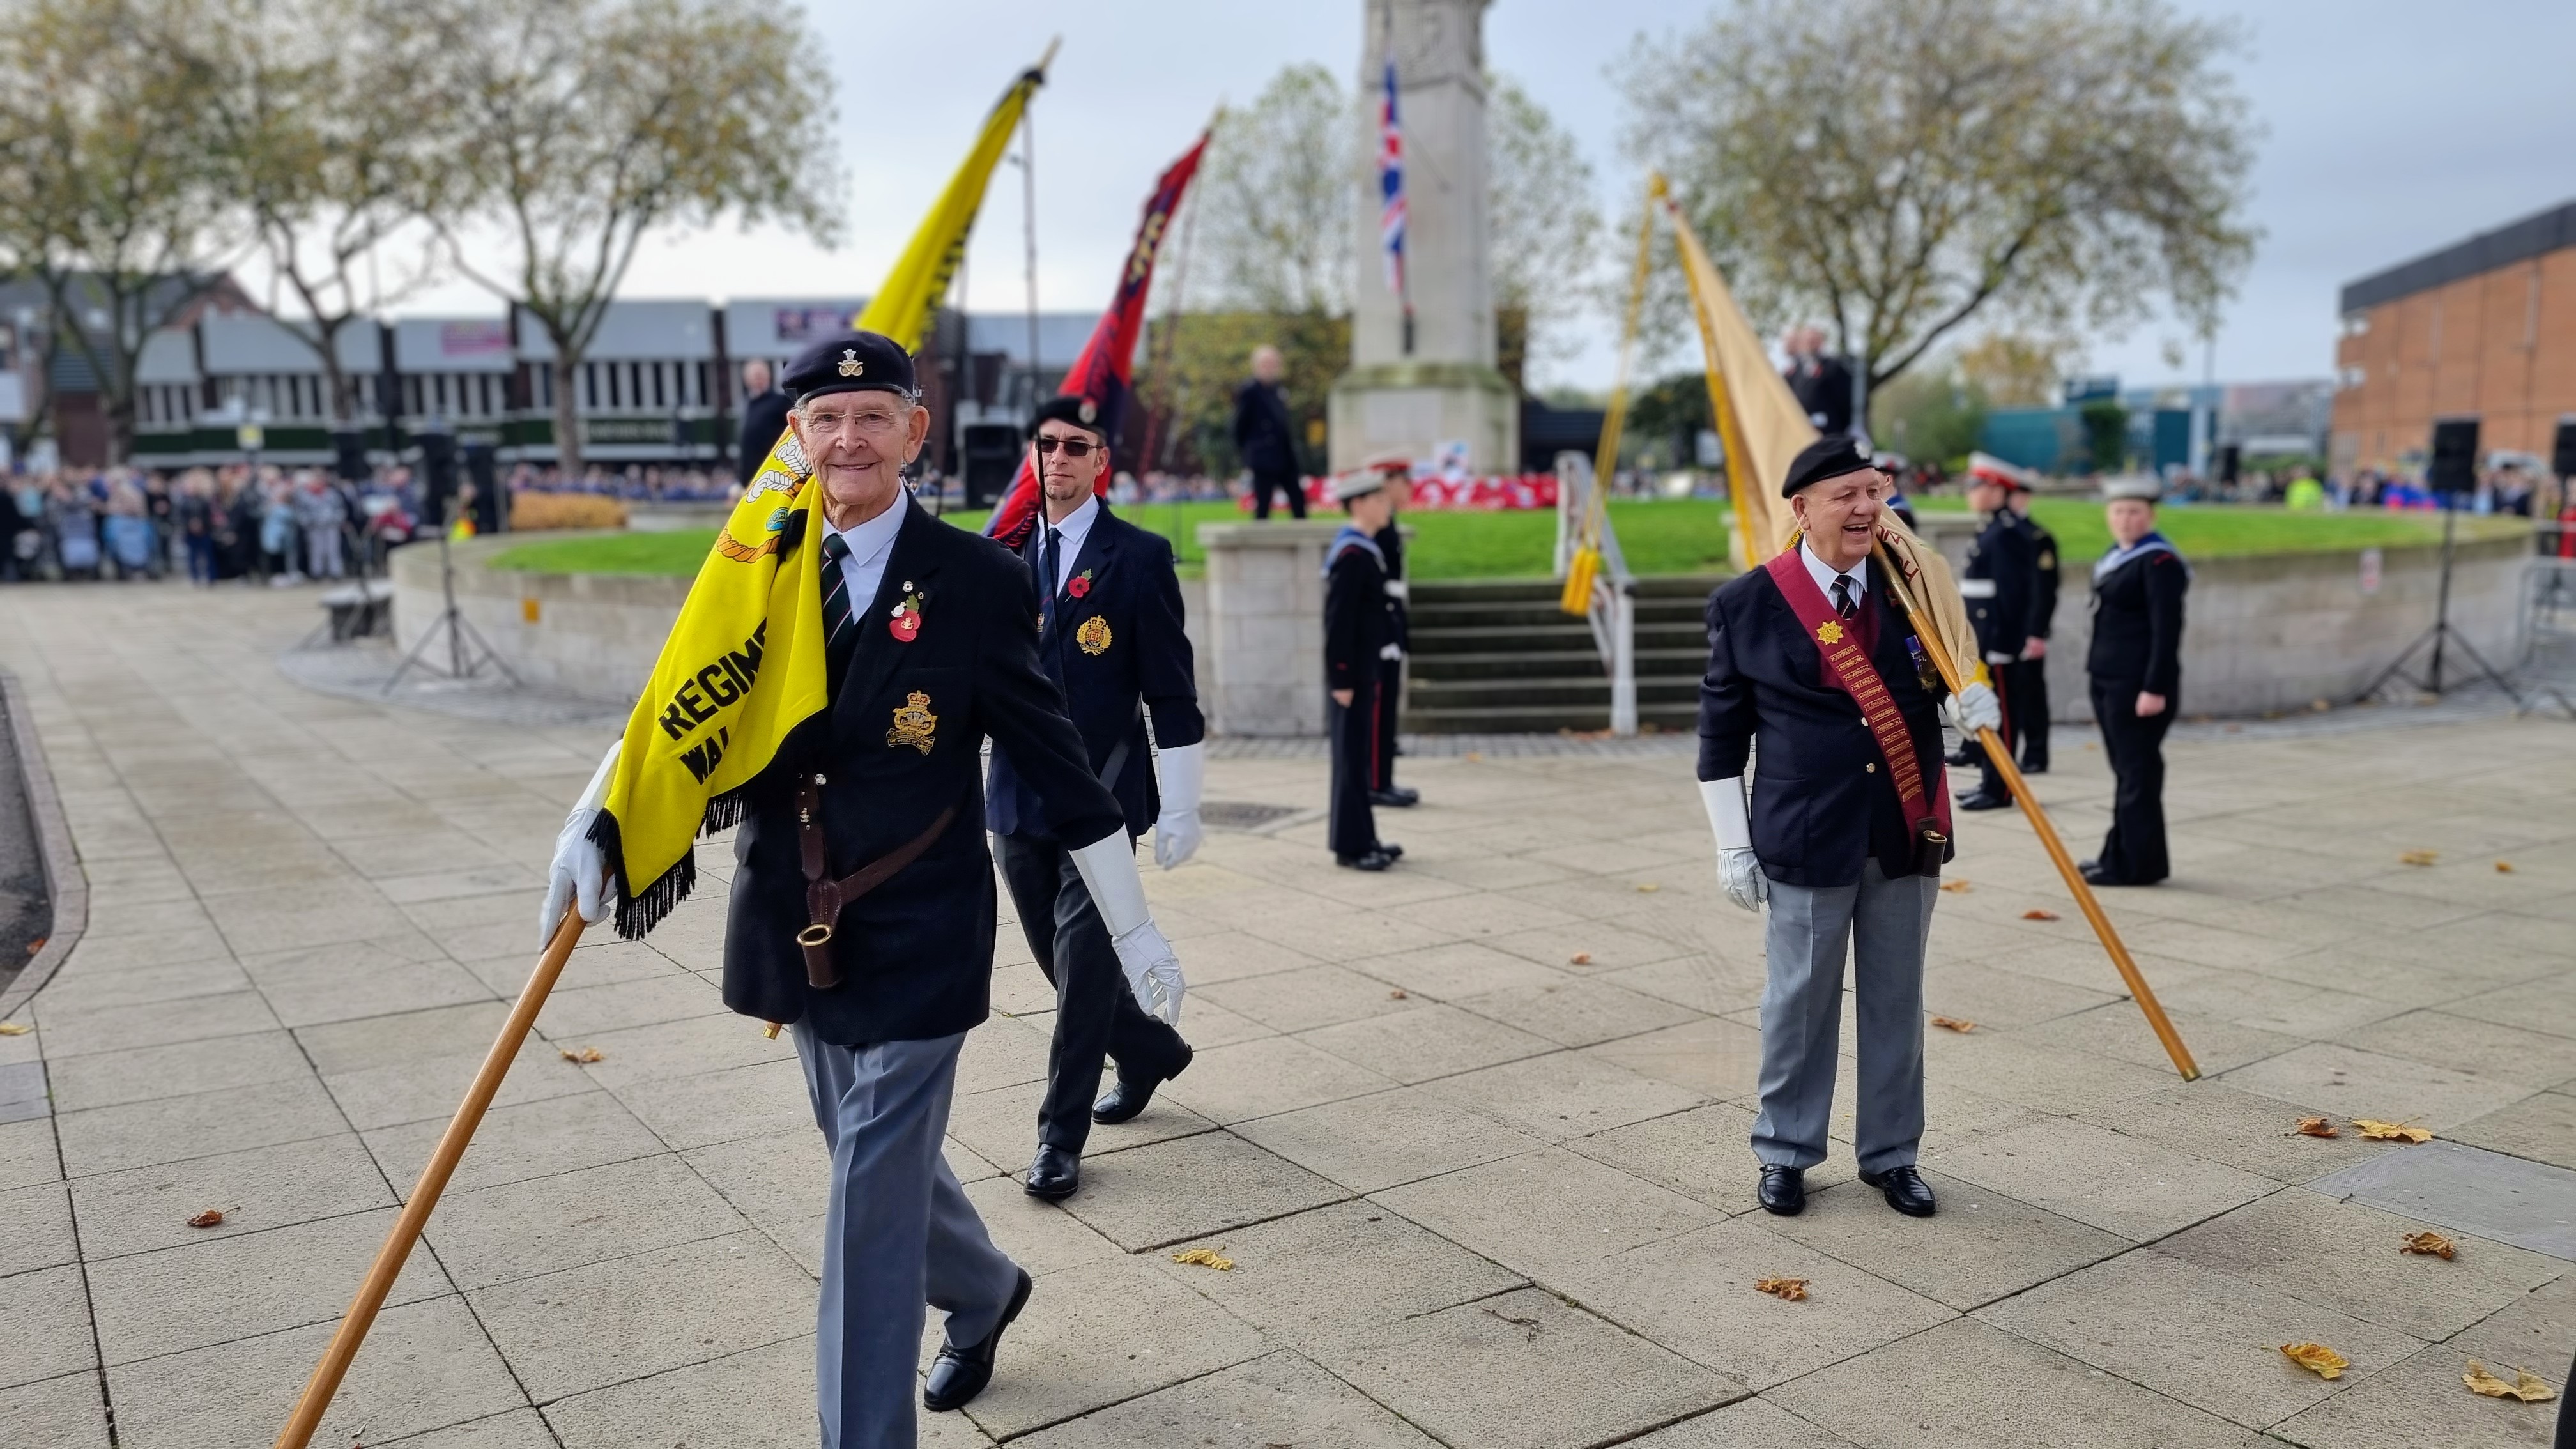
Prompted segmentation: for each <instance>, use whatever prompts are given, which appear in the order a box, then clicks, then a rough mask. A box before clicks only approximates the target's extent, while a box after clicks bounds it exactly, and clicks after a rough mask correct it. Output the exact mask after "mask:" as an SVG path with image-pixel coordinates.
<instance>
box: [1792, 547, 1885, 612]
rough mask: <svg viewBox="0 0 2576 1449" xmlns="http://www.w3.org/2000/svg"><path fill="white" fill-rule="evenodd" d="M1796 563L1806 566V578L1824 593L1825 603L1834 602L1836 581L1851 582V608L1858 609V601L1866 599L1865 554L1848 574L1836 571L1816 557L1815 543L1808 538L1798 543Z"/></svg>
mask: <svg viewBox="0 0 2576 1449" xmlns="http://www.w3.org/2000/svg"><path fill="white" fill-rule="evenodd" d="M1798 562H1800V563H1802V564H1805V565H1806V566H1807V577H1809V578H1811V579H1814V580H1815V581H1816V587H1817V588H1818V589H1820V590H1822V591H1823V592H1824V595H1825V602H1826V603H1828V604H1830V603H1832V602H1833V601H1834V580H1836V579H1849V580H1851V597H1852V607H1853V608H1855V609H1857V608H1859V607H1860V601H1861V600H1862V599H1864V598H1866V597H1868V592H1867V591H1868V589H1869V556H1868V555H1867V554H1863V555H1861V560H1860V562H1859V563H1856V564H1853V565H1852V566H1851V568H1850V570H1849V571H1848V572H1845V571H1842V570H1838V569H1836V568H1835V567H1834V566H1833V565H1832V564H1829V563H1827V562H1825V561H1824V560H1823V559H1820V558H1818V557H1816V541H1815V539H1814V538H1812V537H1810V538H1803V539H1800V540H1799V541H1798Z"/></svg>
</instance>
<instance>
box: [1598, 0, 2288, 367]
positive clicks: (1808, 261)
mask: <svg viewBox="0 0 2576 1449" xmlns="http://www.w3.org/2000/svg"><path fill="white" fill-rule="evenodd" d="M2235 42H2236V34H2235V31H2234V30H2233V28H2231V27H2230V26H2228V25H2225V24H2221V23H2212V22H2206V21H2199V20H2186V19H2183V18H2181V17H2179V16H2177V15H2176V14H2175V13H2174V11H2173V10H2172V8H2171V7H2170V6H2169V5H2168V4H2167V3H2165V0H1735V3H1734V4H1732V5H1731V6H1730V7H1728V8H1727V9H1725V10H1723V11H1721V12H1720V13H1718V14H1717V15H1716V16H1714V17H1712V18H1711V19H1710V20H1709V21H1708V22H1707V23H1706V24H1705V25H1703V26H1702V27H1701V28H1700V29H1699V30H1697V31H1696V32H1693V33H1691V34H1688V35H1684V36H1680V37H1666V38H1662V39H1658V40H1652V41H1650V40H1648V39H1647V38H1644V37H1640V39H1639V40H1638V42H1637V44H1636V46H1635V47H1634V49H1633V50H1632V51H1631V53H1630V55H1629V58H1628V60H1627V62H1626V73H1625V77H1624V83H1625V88H1626V91H1627V98H1628V102H1629V106H1630V109H1631V111H1632V114H1633V117H1634V119H1633V120H1632V122H1631V124H1630V129H1629V136H1628V147H1629V150H1630V151H1631V153H1632V154H1633V155H1634V156H1635V157H1636V158H1637V159H1638V160H1640V161H1642V162H1645V163H1647V164H1649V165H1652V166H1655V167H1658V168H1660V169H1661V170H1662V171H1663V172H1664V173H1665V174H1666V175H1667V176H1669V177H1670V178H1671V180H1672V182H1673V187H1674V192H1675V195H1676V197H1677V198H1678V199H1679V201H1680V204H1681V205H1682V206H1683V207H1684V208H1685V210H1686V211H1687V213H1688V214H1689V216H1690V217H1691V219H1692V222H1693V224H1694V225H1696V226H1697V227H1698V228H1699V231H1700V234H1701V236H1702V237H1703V238H1704V239H1705V240H1706V242H1707V243H1708V246H1709V249H1710V250H1711V252H1712V253H1714V254H1715V255H1716V257H1717V260H1718V262H1719V264H1720V265H1721V266H1722V267H1724V268H1726V270H1727V275H1728V280H1729V281H1730V282H1731V283H1732V284H1733V285H1734V287H1735V289H1736V292H1737V295H1738V296H1739V297H1741V298H1742V299H1743V300H1744V302H1745V304H1746V306H1747V308H1748V309H1749V310H1750V311H1751V312H1752V313H1753V314H1754V316H1755V318H1756V320H1757V322H1760V323H1763V324H1774V323H1778V322H1782V321H1792V320H1804V319H1807V318H1814V317H1821V318H1823V319H1826V320H1827V321H1828V322H1829V323H1830V325H1831V328H1832V330H1833V332H1834V334H1835V340H1836V345H1837V349H1838V350H1839V351H1840V352H1842V353H1843V354H1844V355H1846V356H1847V357H1849V358H1851V359H1853V362H1854V371H1855V372H1857V373H1859V374H1860V375H1861V376H1862V377H1863V378H1864V379H1865V380H1866V383H1867V385H1868V386H1871V387H1875V386H1878V385H1881V384H1884V383H1886V382H1887V381H1889V380H1890V379H1892V378H1894V377H1896V376H1898V375H1899V374H1901V373H1903V372H1904V371H1905V369H1906V368H1908V367H1910V366H1912V365H1913V364H1914V363H1915V362H1916V361H1917V360H1918V359H1920V358H1922V357H1923V356H1924V355H1925V353H1926V352H1927V351H1928V350H1929V349H1931V348H1932V347H1934V346H1935V345H1937V344H1938V343H1939V342H1940V341H1941V340H1942V339H1943V338H1944V337H1946V336H1948V335H1950V333H1952V332H1953V331H1954V330H1955V329H1957V328H1958V327H1960V326H1961V325H1963V324H1965V323H1966V322H1967V321H1968V320H1969V319H1971V318H1974V317H1979V316H1980V315H1983V316H1984V317H1985V318H1986V319H1987V321H1988V323H1989V324H1990V325H1998V324H2012V325H2015V326H2018V327H2019V328H2021V329H2023V330H2026V331H2030V332H2033V333H2036V334H2040V335H2059V334H2063V333H2065V332H2067V331H2069V330H2072V329H2074V328H2076V327H2078V326H2085V327H2090V328H2093V329H2096V330H2116V329H2118V328H2120V327H2123V326H2126V325H2129V324H2131V323H2134V322H2136V321H2138V320H2141V319H2142V318H2144V317H2145V316H2146V315H2148V308H2149V307H2150V306H2151V305H2152V302H2153V300H2154V299H2155V298H2156V297H2158V296H2160V295H2161V296H2163V297H2165V298H2168V299H2170V301H2171V303H2172V304H2173V306H2174V307H2175V309H2176V310H2177V311H2178V312H2180V313H2181V314H2182V316H2183V317H2184V318H2185V319H2187V320H2189V321H2192V322H2194V323H2197V324H2200V325H2204V326H2205V325H2208V323H2209V322H2210V321H2211V320H2212V319H2214V317H2215V316H2216V313H2217V309H2218V307H2219V306H2220V304H2221V303H2222V302H2223V301H2224V300H2225V298H2226V297H2227V295H2228V294H2229V292H2230V291H2231V289H2232V288H2233V286H2234V285H2235V281H2236V279H2237V277H2238V276H2239V275H2240V274H2241V273H2242V271H2243V269H2244V266H2245V264H2246V262H2247V261H2248V260H2249V259H2250V257H2251V256H2252V252H2253V244H2254V239H2255V236H2254V233H2253V231H2252V230H2251V229H2250V228H2248V227H2247V226H2246V225H2245V224H2244V223H2243V221H2242V220H2241V217H2240V210H2241V207H2242V204H2243V200H2244V195H2245V177H2246V171H2247V168H2248V166H2249V164H2250V159H2251V153H2250V148H2249V141H2248V136H2247V127H2246V121H2245V109H2246V108H2245V103H2244V101H2243V99H2242V97H2241V96H2240V95H2239V94H2238V93H2237V91H2236V89H2235V86H2234V84H2233V83H2232V82H2231V81H2230V80H2229V79H2228V77H2227V75H2226V74H2225V73H2224V72H2223V71H2222V70H2221V69H2220V68H2219V62H2220V60H2221V58H2222V57H2223V55H2224V54H2225V53H2226V52H2227V51H2228V50H2229V49H2231V48H2232V47H2233V45H2234V44H2235ZM1863 58H1865V59H1866V65H1865V66H1864V65H1862V63H1861V62H1862V59H1863Z"/></svg>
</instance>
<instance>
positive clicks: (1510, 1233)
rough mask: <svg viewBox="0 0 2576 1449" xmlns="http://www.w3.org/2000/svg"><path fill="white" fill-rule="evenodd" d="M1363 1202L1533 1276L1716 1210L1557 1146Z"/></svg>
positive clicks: (1547, 1276) (1683, 1226)
mask: <svg viewBox="0 0 2576 1449" xmlns="http://www.w3.org/2000/svg"><path fill="white" fill-rule="evenodd" d="M1371 1200H1372V1201H1374V1202H1378V1203H1381V1204H1383V1205H1385V1206H1386V1207H1388V1208H1391V1209H1393V1210H1394V1211H1396V1212H1398V1213H1401V1214H1403V1215H1404V1216H1405V1217H1406V1218H1408V1219H1410V1220H1411V1221H1413V1222H1416V1223H1420V1224H1421V1225H1422V1226H1424V1227H1426V1228H1429V1229H1430V1230H1432V1231H1433V1232H1435V1233H1438V1234H1440V1235H1441V1236H1442V1237H1444V1238H1447V1239H1448V1240H1449V1241H1451V1242H1453V1243H1457V1244H1459V1245H1460V1246H1462V1247H1465V1248H1469V1249H1472V1250H1473V1251H1475V1252H1477V1253H1481V1254H1483V1255H1484V1256H1486V1257H1488V1258H1491V1259H1493V1260H1494V1261H1495V1262H1497V1263H1501V1264H1503V1265H1504V1266H1506V1267H1508V1268H1511V1269H1512V1270H1513V1271H1515V1272H1518V1273H1522V1274H1526V1275H1527V1276H1529V1277H1531V1278H1535V1279H1538V1280H1540V1281H1542V1282H1553V1281H1556V1280H1558V1279H1559V1278H1561V1277H1562V1276H1564V1275H1566V1274H1570V1273H1572V1272H1575V1271H1577V1270H1578V1269H1579V1267H1580V1265H1582V1264H1585V1263H1589V1262H1592V1261H1594V1260H1597V1259H1601V1258H1608V1257H1614V1256H1616V1255H1618V1254H1621V1253H1625V1252H1627V1251H1628V1250H1629V1249H1631V1248H1635V1247H1638V1246H1640V1245H1642V1244H1646V1243H1656V1242H1663V1241H1666V1240H1668V1239H1672V1238H1677V1237H1680V1236H1681V1235H1682V1234H1684V1233H1688V1232H1692V1231H1694V1230H1696V1229H1699V1228H1703V1227H1706V1226H1708V1225H1709V1224H1711V1223H1714V1222H1716V1221H1717V1220H1718V1219H1719V1217H1720V1213H1719V1212H1718V1211H1717V1210H1715V1209H1713V1208H1710V1207H1709V1206H1707V1205H1705V1204H1703V1203H1698V1202H1694V1201H1692V1200H1691V1199H1689V1198H1686V1197H1683V1196H1682V1195H1681V1194H1679V1193H1676V1192H1673V1191H1670V1190H1668V1189H1666V1188H1662V1187H1658V1186H1656V1185H1655V1184H1654V1183H1651V1182H1648V1181H1646V1180H1644V1179H1642V1178H1638V1177H1634V1176H1631V1175H1630V1174H1628V1173H1625V1172H1621V1171H1620V1170H1618V1169H1617V1168H1615V1167H1611V1166H1609V1165H1607V1164H1605V1163H1600V1162H1595V1161H1593V1160H1592V1159H1590V1158H1587V1157H1582V1156H1578V1155H1576V1154H1574V1153H1572V1152H1568V1151H1565V1150H1563V1149H1561V1148H1557V1149H1548V1150H1544V1151H1539V1152H1532V1153H1528V1154H1525V1155H1523V1156H1520V1157H1513V1158H1506V1159H1503V1160H1501V1161H1498V1162H1489V1163H1485V1164H1483V1165H1482V1166H1478V1167H1471V1168H1467V1169H1465V1170H1463V1171H1459V1172H1453V1173H1448V1174H1446V1175H1444V1176H1440V1177H1435V1178H1431V1179H1428V1180H1426V1181H1422V1182H1416V1183H1410V1184H1407V1185H1405V1186H1402V1187H1397V1188H1391V1189H1389V1190H1387V1191H1384V1192H1380V1193H1378V1194H1376V1195H1375V1196H1374V1198H1372V1199H1371Z"/></svg>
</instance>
